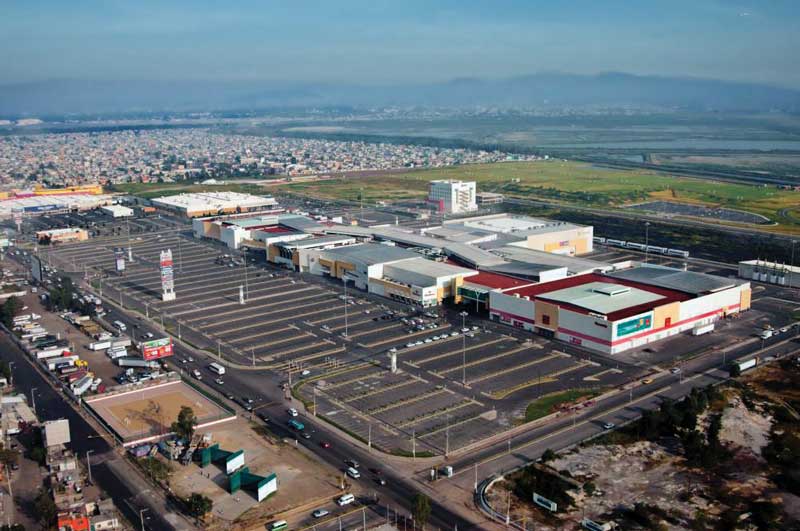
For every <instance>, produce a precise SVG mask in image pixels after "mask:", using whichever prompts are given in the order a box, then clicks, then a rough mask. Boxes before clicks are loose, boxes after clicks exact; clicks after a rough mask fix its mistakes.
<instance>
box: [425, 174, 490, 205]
mask: <svg viewBox="0 0 800 531" xmlns="http://www.w3.org/2000/svg"><path fill="white" fill-rule="evenodd" d="M475 191H476V187H475V182H474V181H471V182H468V181H456V180H450V179H448V180H441V181H431V182H430V185H429V187H428V202H429V203H432V204H434V205H435V206H436V208H437V210H438V211H439V212H444V213H448V214H458V213H460V212H472V211H475V210H478V203H477V200H476V195H475Z"/></svg>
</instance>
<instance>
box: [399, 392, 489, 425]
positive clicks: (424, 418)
mask: <svg viewBox="0 0 800 531" xmlns="http://www.w3.org/2000/svg"><path fill="white" fill-rule="evenodd" d="M475 404H477V402H475V401H474V400H471V399H469V398H465V399H464V400H462V401H461V402H456V403H455V404H454V405H453V406H451V407H447V408H444V409H439V410H437V411H433V412H431V413H427V414H425V415H422V416H421V417H416V418H413V419H409V420H405V421H403V422H401V423H399V424H397V427H398V428H407V427H408V426H413V425H414V424H419V423H421V422H425V421H427V420H431V419H435V418H436V417H441V416H442V415H449V414H450V413H452V412H453V411H458V410H459V409H464V408H465V407H467V406H472V405H475Z"/></svg>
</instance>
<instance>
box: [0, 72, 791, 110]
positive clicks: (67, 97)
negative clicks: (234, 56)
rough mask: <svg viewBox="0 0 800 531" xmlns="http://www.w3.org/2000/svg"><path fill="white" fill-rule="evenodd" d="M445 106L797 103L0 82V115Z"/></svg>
mask: <svg viewBox="0 0 800 531" xmlns="http://www.w3.org/2000/svg"><path fill="white" fill-rule="evenodd" d="M337 105H347V106H356V107H363V106H367V107H376V106H379V107H383V106H431V107H450V108H475V107H482V106H489V107H499V108H535V107H552V108H559V107H581V106H657V107H671V108H683V109H689V110H692V109H694V110H703V111H708V110H719V111H748V112H753V111H755V112H763V111H774V110H781V111H789V112H796V111H798V110H800V90H795V89H789V88H780V87H774V86H770V85H762V84H757V83H742V82H732V81H723V80H715V79H698V78H684V77H660V76H644V75H634V74H627V73H616V72H613V73H604V74H597V75H581V74H567V73H557V72H544V73H538V74H532V75H526V76H519V77H512V78H505V79H479V78H460V79H454V80H451V81H448V82H444V83H413V82H410V83H408V84H402V85H401V84H397V85H363V84H355V83H354V84H337V83H295V82H286V81H276V82H270V81H257V82H256V81H246V82H245V81H242V82H236V81H189V80H186V81H183V80H181V81H141V80H134V81H96V80H86V81H78V80H65V79H60V80H48V81H37V82H27V83H7V84H2V85H0V117H12V118H13V117H23V116H47V115H67V114H110V113H125V112H170V111H173V112H178V111H182V112H188V111H223V110H258V109H267V108H279V107H285V108H289V107H317V106H337Z"/></svg>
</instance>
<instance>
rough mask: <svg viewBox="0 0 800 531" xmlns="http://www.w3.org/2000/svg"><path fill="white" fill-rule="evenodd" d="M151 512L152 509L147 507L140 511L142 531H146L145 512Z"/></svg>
mask: <svg viewBox="0 0 800 531" xmlns="http://www.w3.org/2000/svg"><path fill="white" fill-rule="evenodd" d="M149 510H150V509H148V508H146V507H145V508H144V509H142V510H141V511H139V524H140V525H141V526H142V531H144V513H145V511H149Z"/></svg>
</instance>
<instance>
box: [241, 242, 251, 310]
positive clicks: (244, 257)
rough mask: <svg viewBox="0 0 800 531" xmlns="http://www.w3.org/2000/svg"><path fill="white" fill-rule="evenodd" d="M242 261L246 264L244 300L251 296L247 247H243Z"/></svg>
mask: <svg viewBox="0 0 800 531" xmlns="http://www.w3.org/2000/svg"><path fill="white" fill-rule="evenodd" d="M242 262H243V264H242V265H243V266H244V300H247V299H248V297H249V296H250V288H249V287H248V284H247V247H242Z"/></svg>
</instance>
